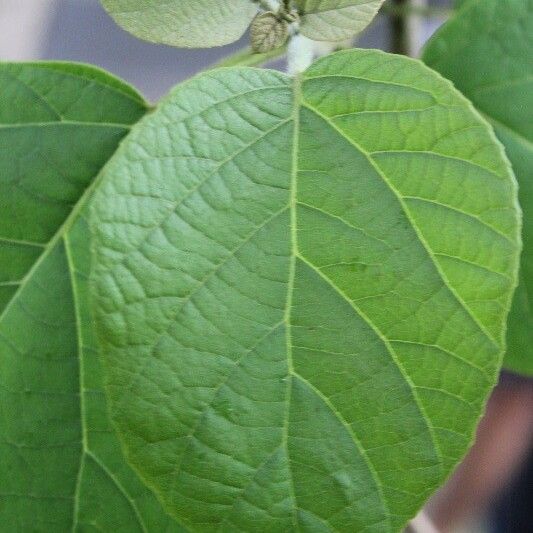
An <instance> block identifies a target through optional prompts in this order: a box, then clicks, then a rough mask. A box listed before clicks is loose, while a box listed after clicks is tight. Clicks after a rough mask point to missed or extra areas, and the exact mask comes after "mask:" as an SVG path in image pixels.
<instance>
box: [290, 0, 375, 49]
mask: <svg viewBox="0 0 533 533" xmlns="http://www.w3.org/2000/svg"><path fill="white" fill-rule="evenodd" d="M383 1H384V0H295V1H294V4H295V5H296V7H297V8H298V11H299V12H300V14H301V32H302V33H303V34H304V35H305V36H306V37H309V38H310V39H314V40H316V41H342V40H344V39H348V38H350V37H353V36H354V35H356V34H357V33H360V32H361V31H362V30H364V29H365V28H366V27H367V26H368V25H369V24H370V22H372V19H373V18H374V17H375V16H376V14H377V12H378V10H379V8H380V7H381V5H382V4H383Z"/></svg>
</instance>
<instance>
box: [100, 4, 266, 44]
mask: <svg viewBox="0 0 533 533" xmlns="http://www.w3.org/2000/svg"><path fill="white" fill-rule="evenodd" d="M101 2H102V5H103V6H104V8H105V9H106V10H107V11H108V12H109V14H110V15H111V16H112V17H113V19H114V20H115V21H116V23H117V24H118V25H119V26H121V27H122V28H124V29H125V30H127V31H129V32H130V33H132V34H133V35H135V36H136V37H139V38H140V39H145V40H147V41H152V42H156V43H163V44H169V45H172V46H181V47H187V48H189V47H192V48H206V47H207V48H208V47H211V46H221V45H223V44H229V43H232V42H233V41H236V40H237V39H239V37H241V36H242V34H243V33H244V32H245V31H246V28H248V26H249V25H250V22H251V21H252V19H253V18H254V16H255V15H256V14H257V12H258V3H257V2H254V1H252V0H101Z"/></svg>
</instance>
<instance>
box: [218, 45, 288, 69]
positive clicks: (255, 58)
mask: <svg viewBox="0 0 533 533" xmlns="http://www.w3.org/2000/svg"><path fill="white" fill-rule="evenodd" d="M286 53H287V47H286V46H280V47H279V48H276V49H275V50H271V51H270V52H266V53H264V54H257V53H256V52H254V51H253V50H252V49H251V48H250V47H249V46H247V47H246V48H242V49H241V50H239V51H237V52H236V53H234V54H232V55H230V56H228V57H225V58H224V59H222V60H221V61H219V62H218V63H215V64H214V65H212V66H211V67H210V68H222V67H256V66H260V65H263V64H264V63H268V62H269V61H273V60H274V59H278V58H279V57H282V56H283V55H285V54H286Z"/></svg>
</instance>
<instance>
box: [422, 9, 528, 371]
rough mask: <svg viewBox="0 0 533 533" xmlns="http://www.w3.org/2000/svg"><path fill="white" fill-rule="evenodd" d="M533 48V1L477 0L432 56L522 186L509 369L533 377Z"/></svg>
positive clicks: (428, 57) (439, 38) (443, 33)
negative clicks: (483, 121) (493, 137)
mask: <svg viewBox="0 0 533 533" xmlns="http://www.w3.org/2000/svg"><path fill="white" fill-rule="evenodd" d="M532 50H533V1H532V0H471V1H469V2H468V5H466V6H465V7H464V8H463V9H462V10H461V11H460V13H459V14H458V15H457V16H456V17H455V18H453V19H451V20H450V21H449V22H448V23H447V24H446V25H445V26H444V27H443V28H442V29H441V30H440V31H439V32H438V33H437V34H436V35H435V37H434V38H433V39H432V40H431V41H430V43H429V44H428V45H427V47H426V50H425V53H424V60H425V61H426V63H427V64H428V65H430V66H431V67H433V68H434V69H436V70H438V71H439V72H441V73H442V74H443V75H444V76H446V77H447V78H449V79H451V80H452V81H453V82H454V83H455V85H456V87H458V88H459V89H460V90H461V91H462V92H463V93H464V94H465V95H466V96H467V97H468V98H469V99H470V100H472V102H473V103H474V105H475V106H476V107H477V109H479V110H480V111H481V112H482V113H483V114H484V115H485V117H486V118H487V120H488V121H489V122H490V123H491V124H492V126H493V127H494V130H495V131H496V134H497V135H498V137H499V139H500V140H501V142H502V143H503V144H504V145H505V149H506V151H507V155H508V157H509V159H510V160H511V163H512V164H513V169H514V171H515V173H516V176H517V178H518V181H519V184H520V203H521V206H522V209H523V211H524V229H523V240H524V251H523V254H522V264H521V275H520V286H519V288H518V290H517V292H516V296H515V300H514V304H513V309H512V311H511V316H510V320H509V332H508V336H507V343H508V354H507V358H506V362H505V366H507V367H508V368H510V369H512V370H516V371H518V372H522V373H524V374H533V54H532V53H531V51H532Z"/></svg>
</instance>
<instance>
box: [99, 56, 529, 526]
mask: <svg viewBox="0 0 533 533" xmlns="http://www.w3.org/2000/svg"><path fill="white" fill-rule="evenodd" d="M91 225H92V231H93V232H94V252H95V256H94V283H93V284H92V291H93V302H94V307H95V318H96V321H97V326H98V339H99V342H100V344H101V347H102V353H103V356H104V360H105V365H104V368H105V373H106V376H107V392H108V398H109V400H110V409H111V413H112V416H113V418H114V422H115V424H116V427H117V429H118V432H119V435H120V438H121V439H122V442H123V444H124V446H125V450H126V454H127V458H128V460H129V461H130V462H131V464H132V465H133V466H134V468H135V469H136V470H137V471H138V472H139V473H140V474H141V476H142V478H143V479H144V480H145V482H146V483H147V484H148V485H149V486H150V487H152V488H153V489H154V490H155V491H156V492H157V493H158V495H159V497H160V498H161V499H162V501H163V502H164V504H165V507H166V509H167V510H168V511H169V512H170V513H172V514H173V515H174V516H176V517H178V518H179V519H180V520H181V521H183V522H184V523H185V524H186V525H187V526H188V527H190V529H191V530H192V531H237V530H238V531H272V532H276V531H280V532H281V531H298V530H300V531H313V532H326V531H343V532H353V531H363V530H364V531H369V532H370V531H371V532H376V533H378V532H379V533H383V532H389V531H399V530H400V529H401V528H402V526H403V525H404V524H405V523H406V521H407V520H408V519H409V518H411V517H412V516H413V515H414V514H415V513H416V511H417V510H418V509H419V508H420V506H421V505H422V504H423V502H424V500H425V499H426V498H427V497H428V496H429V495H430V494H431V493H432V492H433V491H434V490H435V489H436V488H437V487H438V486H439V485H440V484H441V483H442V482H443V481H444V479H445V478H446V476H447V475H448V474H449V473H450V471H451V469H452V467H453V466H454V465H455V464H456V463H457V462H458V461H459V460H460V459H461V457H462V456H463V454H464V453H465V452H466V450H467V448H468V446H469V445H470V443H471V440H472V435H473V432H474V429H475V426H476V423H477V421H478V419H479V417H480V415H481V413H482V410H483V406H484V403H485V400H486V398H487V395H488V393H489V391H490V389H491V387H492V386H493V384H494V382H495V380H496V377H497V374H498V370H499V366H500V363H501V356H502V352H503V349H504V334H505V321H506V316H507V311H508V309H509V307H510V302H511V296H512V291H513V289H514V286H515V284H516V275H517V267H518V254H519V247H520V245H519V213H518V209H517V202H516V185H515V181H514V178H513V176H512V173H511V172H510V168H509V164H508V162H507V160H506V159H505V156H504V155H503V151H502V149H501V147H500V145H499V144H498V143H497V141H496V139H495V137H494V135H493V133H492V131H491V130H490V128H489V127H488V126H487V124H486V123H485V122H484V121H483V120H482V119H481V118H480V116H479V115H478V114H477V113H476V112H475V111H474V110H473V108H472V107H471V105H470V104H469V103H468V102H467V101H466V100H465V99H464V98H463V97H462V96H461V95H460V94H459V93H458V92H457V91H455V90H454V89H453V88H452V86H451V84H450V83H449V82H447V81H445V80H444V79H442V78H441V77H440V76H438V75H436V74H435V73H433V72H432V71H431V70H429V69H428V68H427V67H425V66H423V65H422V64H421V63H419V62H418V61H414V60H410V59H407V58H403V57H400V56H393V55H388V54H384V53H381V52H377V51H362V50H358V51H349V52H344V53H338V54H335V55H332V56H329V57H327V58H325V59H323V60H321V61H319V62H317V63H316V64H315V65H314V66H313V67H311V69H310V70H308V71H307V72H306V73H305V74H304V75H303V76H302V78H301V79H300V78H297V79H296V80H293V79H291V78H289V77H287V76H285V75H284V74H281V73H278V72H274V71H268V70H255V69H247V68H240V69H239V68H233V69H225V70H219V71H212V72H210V73H208V74H204V75H201V76H199V77H197V78H195V79H193V80H192V81H189V82H186V83H184V84H182V85H181V86H179V87H178V88H177V89H176V90H174V91H173V92H172V93H171V95H170V96H169V97H168V98H166V99H165V100H164V101H163V102H162V103H161V105H160V106H159V107H158V108H157V109H156V110H155V111H154V112H153V113H151V114H149V115H148V116H146V117H145V118H144V119H143V120H142V121H141V122H140V123H139V124H138V125H137V126H135V127H134V128H133V130H132V132H131V134H130V135H129V136H128V138H127V139H126V140H125V141H124V142H123V144H122V145H121V147H120V148H119V149H118V151H117V153H116V154H115V155H114V156H113V157H112V159H111V160H110V162H109V164H108V165H107V166H106V168H105V170H104V171H103V173H102V181H101V186H100V187H99V188H98V191H97V192H96V194H95V197H94V203H93V208H92V216H91Z"/></svg>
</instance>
